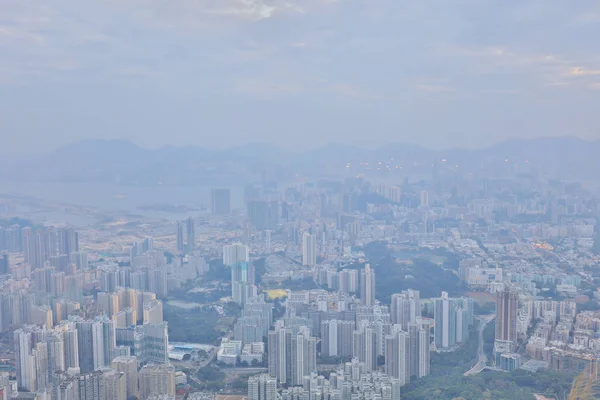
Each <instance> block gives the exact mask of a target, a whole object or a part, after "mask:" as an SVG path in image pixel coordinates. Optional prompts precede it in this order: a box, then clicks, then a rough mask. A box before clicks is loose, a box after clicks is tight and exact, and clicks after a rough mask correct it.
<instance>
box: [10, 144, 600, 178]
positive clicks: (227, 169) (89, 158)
mask: <svg viewBox="0 0 600 400" xmlns="http://www.w3.org/2000/svg"><path fill="white" fill-rule="evenodd" d="M599 154H600V141H585V140H581V139H577V138H572V137H561V138H539V139H529V140H520V139H512V140H507V141H504V142H501V143H498V144H496V145H494V146H490V147H487V148H484V149H477V150H471V149H460V148H455V149H449V150H443V151H441V150H430V149H427V148H424V147H420V146H415V145H408V144H402V143H392V144H389V145H387V146H384V147H380V148H377V149H374V150H368V149H362V148H359V147H356V146H351V145H346V144H335V143H332V144H328V145H326V146H323V147H321V148H318V149H314V150H311V151H308V152H304V153H300V152H292V151H288V150H283V149H280V148H277V147H274V146H272V145H270V144H266V143H254V144H248V145H243V146H236V147H232V148H230V149H225V150H210V149H205V148H200V147H192V146H188V147H174V146H166V147H163V148H160V149H152V150H150V149H143V148H141V147H139V146H137V145H135V144H134V143H132V142H129V141H127V140H86V141H81V142H75V143H71V144H69V145H66V146H63V147H61V148H59V149H57V150H54V151H51V152H47V153H43V154H38V155H35V157H31V158H26V159H23V158H21V159H16V160H15V159H11V160H10V161H7V160H6V159H4V160H2V159H0V180H4V181H10V180H12V181H42V182H53V181H54V182H83V181H84V182H98V183H120V184H133V185H135V184H141V185H153V184H159V183H161V184H209V183H210V184H221V185H224V184H239V183H244V182H248V181H256V180H258V179H260V178H261V177H262V176H263V175H264V176H266V177H267V178H268V179H283V180H285V179H288V180H293V179H295V178H296V177H297V176H306V177H322V176H330V177H336V176H337V177H340V176H347V175H348V170H347V169H346V165H347V163H350V164H351V165H352V166H353V168H356V167H357V166H359V165H360V163H363V165H362V166H360V168H361V169H359V170H358V171H359V172H360V173H367V174H372V175H377V174H383V173H386V170H387V171H402V172H403V173H405V174H408V175H411V176H413V175H419V174H421V175H423V176H431V174H432V171H433V169H434V168H446V169H447V170H451V169H453V168H455V169H456V170H457V171H460V172H461V173H463V174H466V173H474V174H481V175H486V176H506V175H510V174H513V175H514V174H518V173H525V174H533V173H537V174H541V175H543V176H546V177H551V178H555V179H564V180H584V181H595V180H596V179H597V171H599V170H600V156H599ZM434 166H435V167H434ZM456 166H458V167H456ZM378 168H379V169H378ZM355 170H356V169H352V171H355Z"/></svg>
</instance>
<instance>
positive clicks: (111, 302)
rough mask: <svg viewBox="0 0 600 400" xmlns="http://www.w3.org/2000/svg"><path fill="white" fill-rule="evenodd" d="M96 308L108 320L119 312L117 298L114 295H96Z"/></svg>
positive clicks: (102, 293) (101, 293)
mask: <svg viewBox="0 0 600 400" xmlns="http://www.w3.org/2000/svg"><path fill="white" fill-rule="evenodd" d="M98 308H99V309H100V310H102V312H104V315H106V316H107V317H108V318H112V317H113V315H115V314H116V313H118V312H119V296H118V295H117V294H116V293H105V292H100V293H98Z"/></svg>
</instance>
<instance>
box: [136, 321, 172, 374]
mask: <svg viewBox="0 0 600 400" xmlns="http://www.w3.org/2000/svg"><path fill="white" fill-rule="evenodd" d="M134 348H135V356H136V357H137V359H138V363H140V364H143V363H153V364H167V363H168V362H169V329H168V325H167V323H166V322H161V323H159V324H144V325H139V326H136V327H135V333H134Z"/></svg>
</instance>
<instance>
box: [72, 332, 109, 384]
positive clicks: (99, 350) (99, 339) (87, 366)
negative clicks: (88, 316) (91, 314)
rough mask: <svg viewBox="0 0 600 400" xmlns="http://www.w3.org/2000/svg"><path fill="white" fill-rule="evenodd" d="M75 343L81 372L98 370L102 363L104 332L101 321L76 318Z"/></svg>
mask: <svg viewBox="0 0 600 400" xmlns="http://www.w3.org/2000/svg"><path fill="white" fill-rule="evenodd" d="M75 326H76V328H77V344H78V353H79V354H78V355H79V368H80V370H81V373H82V374H87V373H89V372H92V371H95V370H98V369H99V368H101V367H103V366H104V365H105V364H104V337H103V335H104V332H103V326H102V322H100V321H90V320H78V321H76V322H75Z"/></svg>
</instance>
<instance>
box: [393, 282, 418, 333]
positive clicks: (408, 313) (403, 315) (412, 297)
mask: <svg viewBox="0 0 600 400" xmlns="http://www.w3.org/2000/svg"><path fill="white" fill-rule="evenodd" d="M391 316H392V324H399V325H402V329H404V330H406V329H408V324H409V323H411V324H414V323H416V322H417V318H418V317H420V316H421V301H420V296H419V291H418V290H412V289H409V290H405V291H403V292H401V293H395V294H393V295H392V301H391Z"/></svg>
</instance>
